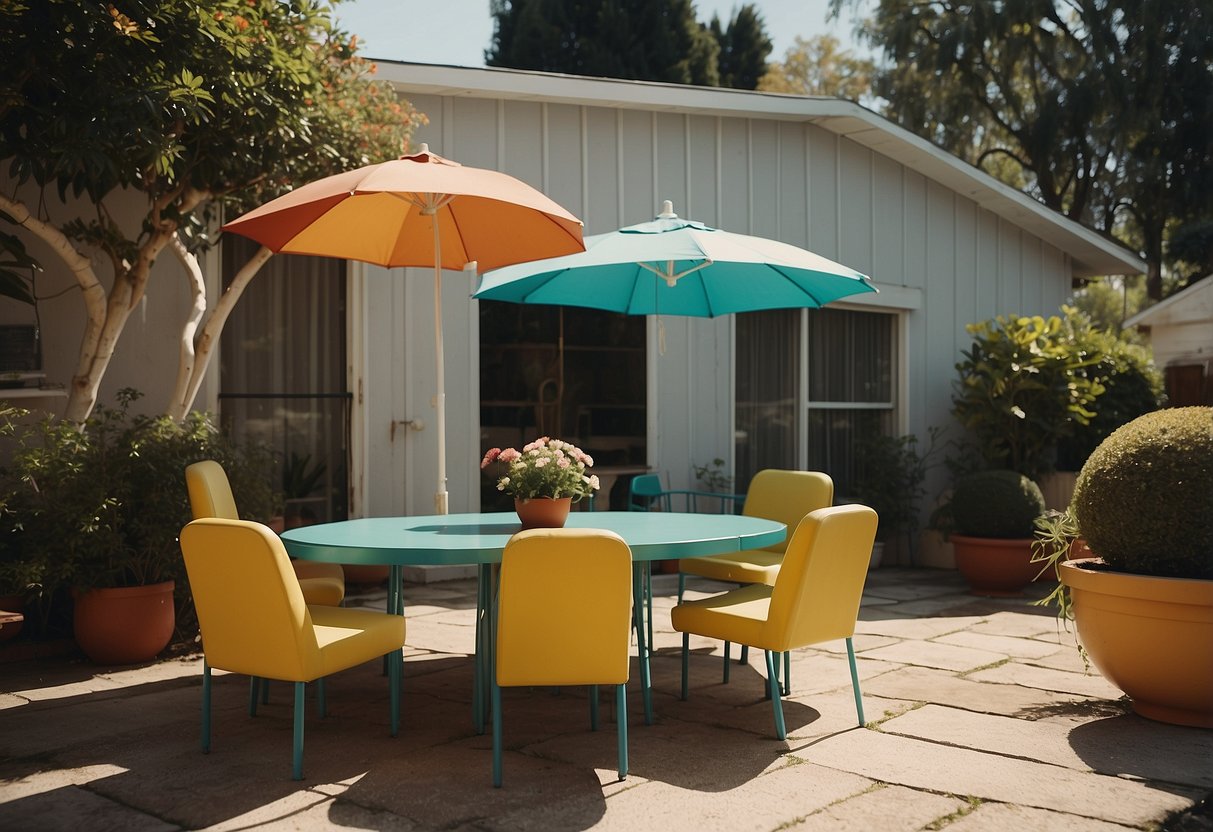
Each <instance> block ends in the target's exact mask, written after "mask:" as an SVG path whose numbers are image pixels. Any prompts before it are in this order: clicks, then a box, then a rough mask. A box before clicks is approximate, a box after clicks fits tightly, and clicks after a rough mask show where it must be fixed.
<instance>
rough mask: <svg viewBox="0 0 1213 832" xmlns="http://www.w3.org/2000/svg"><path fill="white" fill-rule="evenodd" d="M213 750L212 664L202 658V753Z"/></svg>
mask: <svg viewBox="0 0 1213 832" xmlns="http://www.w3.org/2000/svg"><path fill="white" fill-rule="evenodd" d="M210 751H211V666H210V665H209V664H207V663H206V659H203V660H202V753H203V754H209V753H210Z"/></svg>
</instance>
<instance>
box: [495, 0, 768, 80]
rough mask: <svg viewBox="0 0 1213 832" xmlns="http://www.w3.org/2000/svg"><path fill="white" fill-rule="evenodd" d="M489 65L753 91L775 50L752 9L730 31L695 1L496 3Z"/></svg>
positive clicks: (532, 0)
mask: <svg viewBox="0 0 1213 832" xmlns="http://www.w3.org/2000/svg"><path fill="white" fill-rule="evenodd" d="M491 9H492V13H493V20H494V31H493V42H492V44H491V45H490V47H489V49H488V50H486V52H485V62H486V63H487V64H488V65H489V66H500V67H510V68H513V69H534V70H540V71H544V72H565V73H570V74H573V75H590V76H599V77H604V78H630V79H635V80H644V81H665V82H668V83H675V84H696V85H700V86H720V85H722V84H723V85H726V86H736V87H741V88H746V89H753V88H754V86H755V85H756V84H757V82H758V79H759V78H760V77H761V76H762V73H763V72H764V71H765V61H766V56H767V55H768V54H770V51H771V44H770V41H769V40H768V39H767V37H766V33H765V32H764V31H763V25H762V19H761V17H760V15H759V14H758V12H757V9H756V7H755V6H753V5H747V6H743V7H742V8H741V9H740V10H739V11H737V12H736V13H735V14H734V15H733V18H732V20H731V21H730V22H729V24H728V25H727V26H723V25H721V23H720V21H719V19H716V20H714V21H713V22H712V25H711V26H710V27H709V26H704V25H702V24H700V23H698V22H697V21H696V20H695V9H694V6H693V5H692V3H691V0H492V5H491Z"/></svg>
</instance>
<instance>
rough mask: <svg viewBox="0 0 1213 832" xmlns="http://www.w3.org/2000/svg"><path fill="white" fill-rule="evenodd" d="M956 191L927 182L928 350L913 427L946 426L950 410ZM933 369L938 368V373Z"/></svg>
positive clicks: (912, 405) (920, 365)
mask: <svg viewBox="0 0 1213 832" xmlns="http://www.w3.org/2000/svg"><path fill="white" fill-rule="evenodd" d="M955 201H956V200H955V197H954V194H953V193H952V191H950V190H948V189H946V188H943V187H941V186H939V185H936V184H935V183H934V182H931V183H928V184H927V189H926V206H927V210H926V235H927V250H926V296H927V298H928V299H929V303H928V305H927V308H926V310H925V313H926V318H927V321H926V327H925V329H926V333H925V339H924V350H923V355H922V356H921V358H920V360H918V361H914V362H913V365H914V366H915V367H916V371H917V372H920V373H921V374H922V376H923V385H922V387H921V388H920V390H921V394H920V395H919V396H918V397H916V398H914V399H913V400H912V401H910V402H909V403H908V404H909V413H910V417H911V422H912V423H913V424H942V423H943V422H944V420H945V419H946V418H947V413H948V409H949V402H950V393H951V382H952V374H951V373H949V372H947V371H946V369H947V368H950V367H951V366H952V365H953V364H955V363H956V356H955V341H954V339H953V336H952V333H953V331H954V330H955V329H956V328H957V323H956V304H957V301H956V290H957V283H958V280H957V268H956V206H955ZM929 368H936V369H935V370H934V371H933V372H931V371H928V370H929Z"/></svg>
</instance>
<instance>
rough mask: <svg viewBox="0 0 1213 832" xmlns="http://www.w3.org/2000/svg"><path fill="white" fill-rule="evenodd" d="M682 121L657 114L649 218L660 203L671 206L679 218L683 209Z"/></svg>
mask: <svg viewBox="0 0 1213 832" xmlns="http://www.w3.org/2000/svg"><path fill="white" fill-rule="evenodd" d="M686 147H687V136H686V119H685V118H684V117H683V116H679V115H670V114H667V113H661V114H658V116H657V176H656V177H655V178H654V181H653V190H652V199H650V200H649V202H650V205H649V217H653V216H656V214H657V212H658V211H659V210H660V209H661V201H662V200H663V199H668V200H670V201H671V202H673V203H674V210H675V211H677V212H678V214H679V215H680V216H683V215H684V213H683V212H685V211H686V209H687V201H688V196H687V165H686Z"/></svg>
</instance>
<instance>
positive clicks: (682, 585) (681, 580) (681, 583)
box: [678, 572, 687, 604]
mask: <svg viewBox="0 0 1213 832" xmlns="http://www.w3.org/2000/svg"><path fill="white" fill-rule="evenodd" d="M686 591H687V575H686V573H685V572H679V573H678V603H680V604H681V603H682V596H683V593H685V592H686Z"/></svg>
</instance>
